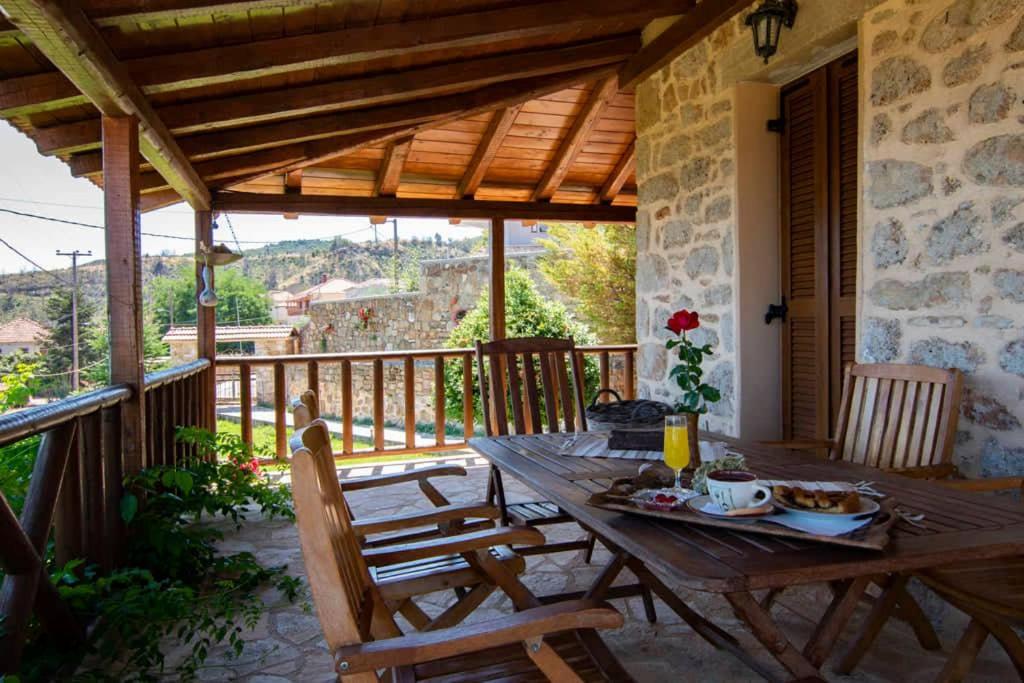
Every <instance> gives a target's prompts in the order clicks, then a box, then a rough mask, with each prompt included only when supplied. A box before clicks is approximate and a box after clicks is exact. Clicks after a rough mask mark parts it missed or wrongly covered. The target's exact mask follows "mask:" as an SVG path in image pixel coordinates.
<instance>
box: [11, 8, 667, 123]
mask: <svg viewBox="0 0 1024 683" xmlns="http://www.w3.org/2000/svg"><path fill="white" fill-rule="evenodd" d="M238 4H239V5H244V4H246V3H238ZM277 4H281V3H277ZM681 4H685V0H647V1H646V2H642V3H595V2H593V0H558V1H556V2H544V3H539V4H529V5H521V4H515V5H513V6H511V7H505V8H500V9H492V10H484V11H477V12H467V13H464V14H456V15H452V16H447V17H443V18H438V17H427V18H423V19H416V20H412V21H405V22H395V23H388V24H380V25H377V26H364V27H358V28H348V29H342V30H337V31H326V32H323V33H312V34H304V35H296V36H288V37H285V38H272V39H268V40H260V41H252V42H247V43H240V44H237V45H227V46H218V47H211V48H206V49H201V50H193V51H189V52H177V53H172V54H164V55H158V56H153V57H140V58H137V59H131V60H126V61H125V62H124V64H125V68H126V69H127V70H128V74H129V75H130V76H131V77H132V78H133V79H135V82H136V83H137V84H138V85H139V86H140V87H142V89H143V91H144V92H146V93H147V94H151V93H155V92H168V91H172V90H179V89H182V88H191V87H198V86H201V85H208V84H215V83H221V82H225V81H230V80H237V79H240V78H244V79H248V78H259V77H262V76H267V75H271V74H277V73H287V72H292V71H301V70H304V69H312V68H322V67H326V66H332V65H337V64H346V63H353V62H365V61H369V60H373V59H380V58H384V57H390V56H398V55H402V56H405V55H409V54H415V53H420V52H431V51H437V50H441V49H459V48H465V47H472V46H479V45H488V44H492V43H496V42H502V41H513V40H527V39H530V38H533V37H538V36H544V35H548V34H551V33H562V32H567V33H572V32H574V31H578V30H587V29H593V28H600V27H603V26H608V25H616V24H617V25H618V26H621V30H622V31H635V30H637V29H639V28H640V27H642V26H644V25H645V24H646V23H647V22H649V21H651V20H653V19H656V18H657V17H660V16H670V15H673V14H678V13H679V11H680V9H679V8H680V5H681ZM618 26H617V28H618ZM28 79H30V80H25V81H24V82H20V81H21V79H10V80H9V81H8V83H7V84H6V85H5V86H4V87H3V88H2V89H0V116H4V117H10V116H15V115H23V114H28V113H32V112H34V111H39V110H40V108H43V109H45V108H47V107H46V103H47V102H48V101H49V100H64V99H67V98H75V97H77V96H78V91H77V90H76V89H75V87H74V85H73V84H72V83H71V82H69V81H68V80H67V79H66V78H64V77H63V76H61V75H60V74H59V73H50V74H45V75H42V77H39V76H31V77H28ZM82 101H84V100H81V101H79V103H80V102H82ZM72 103H74V102H72Z"/></svg>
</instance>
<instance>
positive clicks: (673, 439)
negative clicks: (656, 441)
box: [665, 424, 690, 472]
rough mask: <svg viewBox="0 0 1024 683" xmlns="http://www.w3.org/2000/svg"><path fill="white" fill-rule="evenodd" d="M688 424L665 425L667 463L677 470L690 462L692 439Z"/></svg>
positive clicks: (685, 466)
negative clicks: (689, 437) (687, 430)
mask: <svg viewBox="0 0 1024 683" xmlns="http://www.w3.org/2000/svg"><path fill="white" fill-rule="evenodd" d="M687 436H688V435H687V433H686V425H673V424H666V425H665V464H666V465H668V466H669V467H671V468H672V469H674V470H675V471H676V472H679V471H680V470H684V469H686V468H687V467H688V466H689V464H690V441H689V439H688V438H687Z"/></svg>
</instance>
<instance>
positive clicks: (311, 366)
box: [306, 360, 320, 401]
mask: <svg viewBox="0 0 1024 683" xmlns="http://www.w3.org/2000/svg"><path fill="white" fill-rule="evenodd" d="M306 387H307V388H308V389H309V390H310V391H312V392H313V393H314V394H316V398H317V400H318V401H319V400H320V364H319V363H317V362H316V361H315V360H311V361H309V362H308V363H306Z"/></svg>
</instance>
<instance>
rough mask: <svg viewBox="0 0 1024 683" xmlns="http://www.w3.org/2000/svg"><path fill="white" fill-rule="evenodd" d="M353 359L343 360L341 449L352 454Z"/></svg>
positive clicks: (346, 453) (347, 453)
mask: <svg viewBox="0 0 1024 683" xmlns="http://www.w3.org/2000/svg"><path fill="white" fill-rule="evenodd" d="M352 431H353V430H352V361H350V360H343V361H341V451H342V453H344V454H345V455H351V454H352V442H353V438H352Z"/></svg>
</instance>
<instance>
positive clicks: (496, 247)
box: [488, 218, 505, 341]
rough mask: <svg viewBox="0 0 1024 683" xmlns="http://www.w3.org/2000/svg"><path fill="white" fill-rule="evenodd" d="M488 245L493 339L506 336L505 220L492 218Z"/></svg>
mask: <svg viewBox="0 0 1024 683" xmlns="http://www.w3.org/2000/svg"><path fill="white" fill-rule="evenodd" d="M488 247H489V252H490V257H491V291H490V296H489V301H490V314H491V340H492V341H494V340H498V339H504V338H505V220H504V219H503V218H492V219H491V232H490V240H489V241H488Z"/></svg>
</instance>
